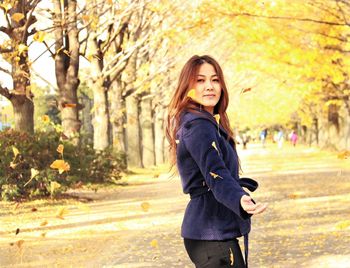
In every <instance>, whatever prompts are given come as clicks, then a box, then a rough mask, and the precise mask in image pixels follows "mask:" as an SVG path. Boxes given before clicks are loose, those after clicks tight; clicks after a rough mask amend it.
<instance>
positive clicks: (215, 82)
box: [193, 62, 221, 114]
mask: <svg viewBox="0 0 350 268" xmlns="http://www.w3.org/2000/svg"><path fill="white" fill-rule="evenodd" d="M193 89H194V90H195V93H196V94H195V96H196V101H198V102H199V103H200V104H202V105H203V106H204V107H203V108H204V109H205V110H206V111H208V112H210V113H211V114H213V112H214V107H215V105H216V104H217V103H218V102H219V100H220V96H221V85H220V81H219V77H218V75H217V74H216V72H215V69H214V67H213V65H211V64H209V63H206V62H205V63H203V64H202V65H201V66H200V67H199V72H198V75H197V77H196V80H195V83H194V86H193Z"/></svg>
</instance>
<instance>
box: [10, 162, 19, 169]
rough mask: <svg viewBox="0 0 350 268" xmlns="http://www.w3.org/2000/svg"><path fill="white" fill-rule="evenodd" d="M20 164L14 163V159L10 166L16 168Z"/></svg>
mask: <svg viewBox="0 0 350 268" xmlns="http://www.w3.org/2000/svg"><path fill="white" fill-rule="evenodd" d="M17 165H18V164H15V163H13V162H12V161H11V162H10V168H12V169H15V168H16V167H17Z"/></svg>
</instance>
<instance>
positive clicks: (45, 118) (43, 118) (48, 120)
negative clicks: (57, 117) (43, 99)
mask: <svg viewBox="0 0 350 268" xmlns="http://www.w3.org/2000/svg"><path fill="white" fill-rule="evenodd" d="M41 119H42V120H43V121H44V122H45V123H49V122H50V117H49V116H48V115H46V114H45V115H43V116H42V117H41Z"/></svg>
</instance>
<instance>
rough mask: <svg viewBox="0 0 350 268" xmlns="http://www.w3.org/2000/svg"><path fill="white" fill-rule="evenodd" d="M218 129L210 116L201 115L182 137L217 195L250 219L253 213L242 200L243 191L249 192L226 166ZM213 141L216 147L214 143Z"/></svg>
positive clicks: (234, 209)
mask: <svg viewBox="0 0 350 268" xmlns="http://www.w3.org/2000/svg"><path fill="white" fill-rule="evenodd" d="M217 131H218V130H217V129H216V128H215V126H214V125H213V124H212V123H211V122H209V121H208V120H206V119H197V120H195V121H192V122H191V123H190V126H188V125H187V127H186V126H185V127H184V129H183V132H182V139H183V142H184V145H185V147H186V149H187V151H188V152H189V153H190V155H191V157H192V158H193V159H194V161H195V162H196V163H197V165H198V167H199V169H200V171H201V173H202V175H203V177H204V178H205V182H206V184H207V185H208V187H209V188H210V190H211V191H212V192H213V194H214V197H215V199H216V200H217V201H218V202H220V203H222V204H224V205H225V206H226V207H227V208H229V209H231V210H232V211H233V212H234V213H236V214H237V215H238V216H239V217H241V218H242V219H247V218H249V217H250V216H251V215H250V214H248V213H247V212H246V211H244V210H243V208H242V207H241V204H240V200H241V197H242V196H243V195H249V194H248V193H246V192H245V191H244V190H243V189H242V187H241V186H240V185H239V183H238V181H237V180H236V179H235V178H233V177H232V175H231V173H230V171H229V170H228V169H227V168H226V165H225V162H224V160H223V159H222V155H221V151H220V148H218V145H219V142H218V137H217V134H216V132H217ZM213 142H215V144H216V147H214V146H213ZM218 150H219V151H218Z"/></svg>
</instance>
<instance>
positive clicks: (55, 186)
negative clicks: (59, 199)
mask: <svg viewBox="0 0 350 268" xmlns="http://www.w3.org/2000/svg"><path fill="white" fill-rule="evenodd" d="M60 187H61V184H59V183H58V182H56V181H51V182H50V193H51V195H53V193H54V192H55V191H56V190H57V189H58V188H60Z"/></svg>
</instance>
